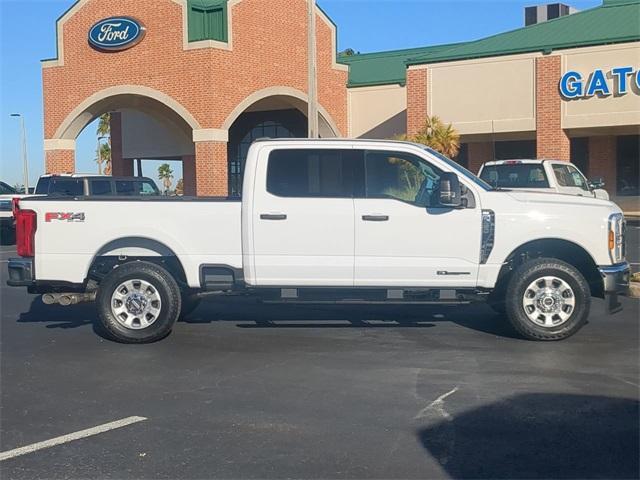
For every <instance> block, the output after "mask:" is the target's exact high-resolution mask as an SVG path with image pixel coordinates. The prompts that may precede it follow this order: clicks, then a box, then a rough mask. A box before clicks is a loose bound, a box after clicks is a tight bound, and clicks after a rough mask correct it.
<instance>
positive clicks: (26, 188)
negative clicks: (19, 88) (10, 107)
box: [11, 113, 29, 195]
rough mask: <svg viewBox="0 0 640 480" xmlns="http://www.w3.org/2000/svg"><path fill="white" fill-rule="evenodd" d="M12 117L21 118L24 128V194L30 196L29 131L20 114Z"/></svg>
mask: <svg viewBox="0 0 640 480" xmlns="http://www.w3.org/2000/svg"><path fill="white" fill-rule="evenodd" d="M11 116H12V117H17V118H20V125H21V127H22V168H23V170H24V172H23V174H24V193H26V194H27V195H28V194H29V160H28V158H27V130H26V128H25V126H24V117H23V116H22V114H20V113H12V114H11Z"/></svg>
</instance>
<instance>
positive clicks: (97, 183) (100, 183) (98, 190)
mask: <svg viewBox="0 0 640 480" xmlns="http://www.w3.org/2000/svg"><path fill="white" fill-rule="evenodd" d="M111 193H112V192H111V180H91V190H90V194H91V195H111Z"/></svg>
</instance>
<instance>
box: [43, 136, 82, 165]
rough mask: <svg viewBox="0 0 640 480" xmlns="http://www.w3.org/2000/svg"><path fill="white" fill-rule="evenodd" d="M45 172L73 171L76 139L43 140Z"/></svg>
mask: <svg viewBox="0 0 640 480" xmlns="http://www.w3.org/2000/svg"><path fill="white" fill-rule="evenodd" d="M44 154H45V173H73V172H75V169H76V141H75V140H66V139H58V138H54V139H46V140H45V141H44Z"/></svg>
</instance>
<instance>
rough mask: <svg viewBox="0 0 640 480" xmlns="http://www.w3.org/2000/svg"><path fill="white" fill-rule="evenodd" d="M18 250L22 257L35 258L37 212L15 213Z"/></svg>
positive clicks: (24, 211)
mask: <svg viewBox="0 0 640 480" xmlns="http://www.w3.org/2000/svg"><path fill="white" fill-rule="evenodd" d="M15 219H16V250H17V251H18V255H20V256H21V257H33V256H35V252H36V245H35V238H36V227H37V222H36V212H34V211H33V210H20V209H18V210H17V211H16V212H15Z"/></svg>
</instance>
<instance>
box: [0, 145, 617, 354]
mask: <svg viewBox="0 0 640 480" xmlns="http://www.w3.org/2000/svg"><path fill="white" fill-rule="evenodd" d="M18 208H19V209H18V210H17V212H16V215H17V232H18V235H17V236H18V239H17V246H18V254H19V255H20V256H21V258H19V259H12V260H10V262H9V265H8V268H9V280H8V284H9V285H12V286H26V287H28V289H29V291H30V292H31V293H40V294H43V300H44V302H45V303H60V304H63V305H68V304H72V303H78V302H81V301H95V302H96V303H97V307H98V314H99V315H98V316H99V323H98V325H99V326H101V327H102V328H103V329H104V330H105V332H106V333H108V335H110V336H111V337H112V338H114V339H116V340H118V341H122V342H130V343H142V342H150V341H154V340H158V339H160V338H163V337H164V336H165V335H167V334H168V333H169V331H170V330H171V329H172V328H173V326H174V323H175V322H176V320H178V318H179V317H180V315H187V314H188V313H189V311H190V310H191V309H193V308H194V306H195V305H196V304H197V301H198V299H199V298H200V297H202V296H205V295H207V294H209V293H215V295H242V296H245V297H247V296H248V297H252V298H257V299H260V300H263V301H270V302H273V301H275V302H283V303H304V302H309V303H314V302H332V303H350V304H353V303H359V302H361V303H403V302H407V303H412V304H415V303H424V304H466V303H469V302H474V301H482V300H486V301H488V302H489V303H490V305H492V306H493V307H494V308H495V309H496V310H497V311H503V312H505V313H506V316H507V318H508V319H509V320H510V322H511V323H512V324H513V326H514V327H515V328H516V329H517V330H518V332H520V333H521V334H522V335H523V336H524V337H526V338H529V339H535V340H559V339H563V338H566V337H568V336H570V335H572V334H573V333H575V332H576V331H577V330H579V329H580V328H581V327H582V326H583V325H584V324H585V322H586V320H587V317H588V315H589V309H590V300H591V297H592V296H596V297H601V298H604V297H605V296H608V297H609V299H610V302H609V305H610V310H611V311H615V310H617V309H619V308H620V303H619V302H617V300H616V298H617V295H618V294H625V293H626V292H627V290H628V282H629V266H628V264H627V263H626V262H625V252H624V231H625V222H624V217H623V215H622V213H621V211H620V209H619V208H618V207H617V206H616V205H615V204H613V203H611V202H609V201H605V200H599V199H594V198H577V197H569V196H567V195H555V194H546V193H532V192H525V191H502V190H496V189H494V188H492V187H491V186H490V185H488V184H487V183H485V182H483V181H482V180H480V179H479V178H477V177H476V176H474V175H473V174H472V173H470V172H469V171H467V170H465V169H464V168H462V167H460V166H459V165H458V164H456V163H455V162H453V161H452V160H449V159H448V158H446V157H444V156H442V155H440V154H438V153H436V152H435V151H433V150H430V149H428V148H425V147H424V146H421V145H416V144H411V143H403V142H391V141H368V140H367V141H365V140H336V139H332V140H306V139H305V140H296V139H292V140H259V141H257V142H255V143H254V144H253V145H252V146H251V148H250V149H249V153H248V157H247V162H246V168H245V177H244V183H243V196H242V199H241V200H240V199H226V198H217V199H216V198H162V197H149V198H131V197H129V198H126V197H122V198H118V197H115V198H114V197H109V198H107V197H104V198H95V197H94V198H90V197H75V198H74V197H70V198H55V199H54V198H46V197H42V198H38V197H33V198H26V199H23V200H21V201H20V203H19V207H18Z"/></svg>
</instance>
